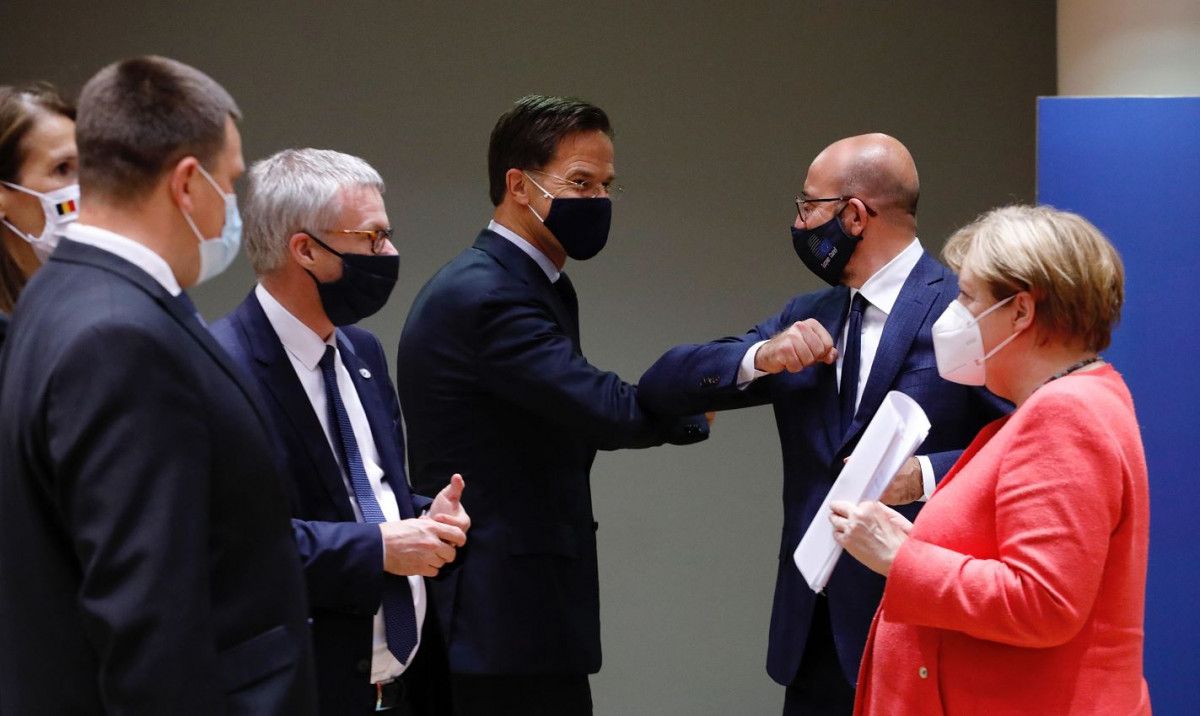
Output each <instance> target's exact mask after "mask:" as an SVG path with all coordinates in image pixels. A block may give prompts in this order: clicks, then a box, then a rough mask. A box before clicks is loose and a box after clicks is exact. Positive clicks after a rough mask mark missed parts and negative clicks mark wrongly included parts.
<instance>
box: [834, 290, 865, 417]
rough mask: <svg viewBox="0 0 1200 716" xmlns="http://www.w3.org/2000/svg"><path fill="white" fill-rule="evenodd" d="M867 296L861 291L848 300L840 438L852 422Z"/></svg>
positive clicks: (839, 394)
mask: <svg viewBox="0 0 1200 716" xmlns="http://www.w3.org/2000/svg"><path fill="white" fill-rule="evenodd" d="M867 305H868V304H867V298H866V296H863V295H862V293H861V292H859V293H857V294H855V296H854V300H853V301H851V302H850V317H849V318H848V319H847V324H848V325H847V326H846V345H845V349H846V350H845V351H844V355H843V356H842V383H841V385H840V386H839V387H838V397H839V398H840V401H841V413H842V438H843V439H845V436H846V433H848V432H849V431H850V424H851V423H853V422H854V402H855V401H854V399H855V398H856V397H857V394H858V367H859V363H860V362H861V360H862V359H861V356H860V354H861V352H862V321H863V311H865V310H867Z"/></svg>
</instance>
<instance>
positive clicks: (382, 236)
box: [301, 226, 395, 256]
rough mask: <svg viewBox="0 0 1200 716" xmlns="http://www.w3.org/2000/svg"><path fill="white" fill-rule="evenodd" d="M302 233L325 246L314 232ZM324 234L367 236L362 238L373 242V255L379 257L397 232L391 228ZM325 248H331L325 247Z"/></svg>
mask: <svg viewBox="0 0 1200 716" xmlns="http://www.w3.org/2000/svg"><path fill="white" fill-rule="evenodd" d="M301 233H305V234H308V235H309V236H311V237H313V238H314V239H316V240H317V241H318V242H320V243H321V245H322V246H325V242H323V241H321V239H320V237H318V236H317V235H316V234H314V233H313V232H311V231H308V230H307V229H301ZM323 233H326V234H365V235H364V236H362V237H361V238H364V239H367V240H368V241H370V242H371V253H372V254H373V255H375V256H378V255H380V254H382V253H383V250H384V249H385V248H386V247H387V244H388V242H390V241H391V240H392V236H394V235H395V230H394V229H392V228H391V227H390V226H389V227H388V228H386V229H326V230H325V231H324V232H323ZM325 248H329V247H328V246H325Z"/></svg>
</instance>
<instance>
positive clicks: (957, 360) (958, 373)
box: [933, 293, 1021, 385]
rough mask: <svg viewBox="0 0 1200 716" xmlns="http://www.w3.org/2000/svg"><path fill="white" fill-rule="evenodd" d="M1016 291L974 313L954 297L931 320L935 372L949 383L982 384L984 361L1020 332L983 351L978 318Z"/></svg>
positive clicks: (994, 308) (1012, 296)
mask: <svg viewBox="0 0 1200 716" xmlns="http://www.w3.org/2000/svg"><path fill="white" fill-rule="evenodd" d="M1016 296H1017V295H1016V294H1015V293H1014V294H1013V295H1011V296H1009V297H1008V298H1006V299H1004V300H1003V301H997V302H996V303H995V304H993V305H992V306H991V307H990V308H988V309H987V310H986V311H984V312H983V313H981V314H979V315H978V316H973V315H971V311H970V310H968V309H967V307H966V306H964V305H962V304H961V303H959V302H958V301H951V302H950V305H949V306H946V310H945V311H944V312H943V313H942V315H941V317H940V318H938V319H937V321H935V322H934V324H933V354H934V357H936V358H937V369H938V374H939V375H941V376H942V377H943V378H945V379H946V380H948V381H950V382H951V383H960V384H962V385H983V383H984V379H985V377H986V375H987V372H986V369H985V366H984V362H985V361H986V360H987V359H988V358H991V357H992V356H994V355H996V352H997V351H999V350H1000V349H1001V348H1003V347H1004V346H1006V345H1008V344H1009V343H1011V342H1012V340H1013V339H1014V338H1016V337H1017V336H1018V335H1020V334H1021V331H1017V332H1015V333H1013V334H1012V335H1011V336H1009V337H1008V338H1005V339H1004V340H1003V341H1000V344H999V345H997V346H996V347H995V348H993V349H992V350H991V351H989V352H988V353H987V354H984V352H983V333H981V332H980V330H979V321H980V320H982V319H983V317H984V316H986V315H987V314H989V313H991V312H992V311H994V310H996V309H997V308H1000V307H1001V306H1003V305H1004V304H1006V303H1008V302H1009V301H1011V300H1013V299H1014V298H1016Z"/></svg>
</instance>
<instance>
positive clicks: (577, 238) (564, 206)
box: [529, 197, 612, 261]
mask: <svg viewBox="0 0 1200 716" xmlns="http://www.w3.org/2000/svg"><path fill="white" fill-rule="evenodd" d="M529 208H530V209H532V208H533V207H529ZM534 215H535V216H537V212H534ZM538 218H541V217H538ZM542 223H543V224H545V225H546V228H547V229H549V230H550V233H552V234H554V238H556V239H558V243H559V244H561V245H562V247H563V251H566V252H567V256H570V257H571V258H573V259H575V260H576V261H587V260H588V259H590V258H592V257H593V256H595V255H596V254H598V253H600V250H601V249H603V248H604V245H605V244H607V243H608V229H609V226H611V225H612V199H607V198H604V197H598V198H595V199H551V201H550V213H549V214H546V218H545V220H544V221H542Z"/></svg>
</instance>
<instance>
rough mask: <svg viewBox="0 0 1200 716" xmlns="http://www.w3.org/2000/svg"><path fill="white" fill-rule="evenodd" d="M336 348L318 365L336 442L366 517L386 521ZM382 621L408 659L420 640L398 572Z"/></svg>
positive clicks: (389, 584)
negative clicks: (340, 380)
mask: <svg viewBox="0 0 1200 716" xmlns="http://www.w3.org/2000/svg"><path fill="white" fill-rule="evenodd" d="M335 356H337V349H336V348H334V347H333V346H326V347H325V355H323V356H321V360H320V362H319V363H318V365H320V366H321V374H322V375H323V376H324V377H325V398H326V401H325V402H326V404H327V405H328V407H329V427H330V430H331V431H332V432H333V437H334V444H335V445H337V446H338V447H339V448H340V449H341V458H342V460H341V462H342V466H343V467H344V468H345V470H346V472H347V474H349V475H350V484H351V485H352V486H353V487H354V498H355V499H356V500H357V501H358V507H359V509H360V510H362V515H363V520H364V521H366V522H370V523H377V522H384V521H385V518H384V516H383V510H382V509H380V507H379V502H378V501H377V500H376V499H375V491H374V490H372V489H371V482H370V480H368V479H367V470H366V468H364V467H363V461H362V455H361V454H360V453H359V452H358V441H357V440H355V439H354V429H353V428H352V427H351V426H350V416H349V415H348V414H347V413H346V405H345V403H343V402H342V394H341V392H340V391H339V390H338V385H337V372H336V371H335V370H334V357H335ZM383 621H384V625H385V631H386V632H387V644H388V651H390V652H392V655H393V656H395V657H396V658H397V659H399V660H400V663H401V664H405V663H408V655H409V654H410V653H412V650H413V647H414V646H416V644H417V617H416V613H415V612H414V609H413V601H412V590H411V589H410V588H409V586H408V578H406V577H402V576H400V575H396V574H385V575H384V582H383Z"/></svg>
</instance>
